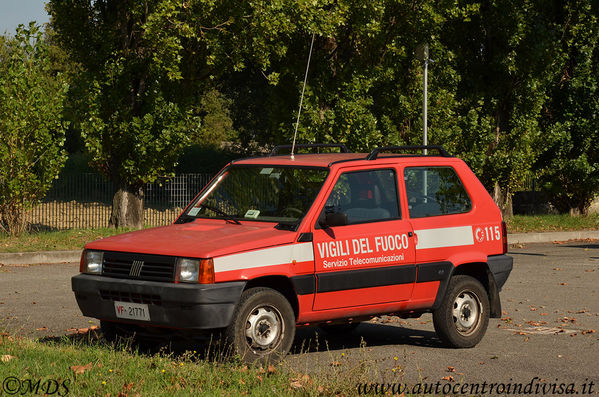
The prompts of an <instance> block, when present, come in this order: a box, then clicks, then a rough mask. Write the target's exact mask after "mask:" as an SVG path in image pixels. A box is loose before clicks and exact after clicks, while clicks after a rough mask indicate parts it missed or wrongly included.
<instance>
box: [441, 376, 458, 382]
mask: <svg viewBox="0 0 599 397" xmlns="http://www.w3.org/2000/svg"><path fill="white" fill-rule="evenodd" d="M441 380H446V381H448V382H453V381H455V379H454V377H453V376H451V375H447V376H444V377H442V378H441Z"/></svg>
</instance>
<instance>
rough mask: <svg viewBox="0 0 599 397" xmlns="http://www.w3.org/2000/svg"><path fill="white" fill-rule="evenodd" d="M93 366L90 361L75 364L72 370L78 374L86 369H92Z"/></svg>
mask: <svg viewBox="0 0 599 397" xmlns="http://www.w3.org/2000/svg"><path fill="white" fill-rule="evenodd" d="M92 367H93V364H92V363H91V362H90V363H87V364H86V365H73V366H71V370H72V371H73V372H75V373H76V374H82V373H84V372H85V371H88V370H90V369H92Z"/></svg>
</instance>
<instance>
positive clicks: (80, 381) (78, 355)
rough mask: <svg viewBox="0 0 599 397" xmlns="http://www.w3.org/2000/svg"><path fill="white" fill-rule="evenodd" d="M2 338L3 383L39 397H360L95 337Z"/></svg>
mask: <svg viewBox="0 0 599 397" xmlns="http://www.w3.org/2000/svg"><path fill="white" fill-rule="evenodd" d="M2 335H3V336H0V358H1V359H2V361H0V380H3V379H6V378H8V377H15V378H17V379H18V380H19V382H20V383H21V387H22V388H25V387H28V386H27V380H31V383H33V385H35V384H36V383H37V382H38V380H39V382H40V384H39V387H40V392H39V394H44V392H46V393H48V394H51V393H50V392H49V391H48V390H44V389H43V387H46V388H47V387H49V385H50V384H52V385H53V386H52V387H53V388H54V387H56V388H57V389H58V390H57V392H56V394H57V395H66V394H68V395H73V396H83V395H87V396H92V395H98V396H109V395H110V396H117V395H118V396H125V395H129V396H137V395H143V396H158V395H163V396H167V395H190V396H192V395H227V396H238V395H250V396H266V395H269V396H270V395H302V396H305V395H308V396H310V395H323V394H324V395H336V394H342V395H350V394H354V393H355V384H352V383H351V382H350V381H349V380H344V382H345V383H344V384H345V386H340V385H339V384H336V385H334V386H331V379H326V378H324V377H323V378H322V379H317V378H310V377H309V376H308V375H302V374H298V373H294V372H292V371H290V370H288V369H285V368H282V367H281V366H278V367H273V366H269V367H268V368H267V369H263V368H258V367H249V368H248V366H246V365H244V364H242V363H238V362H237V363H236V362H231V361H226V362H219V361H217V360H212V361H210V360H202V359H198V357H197V354H196V353H195V352H185V353H182V354H180V355H173V354H160V353H158V354H154V355H144V354H140V353H139V352H137V351H135V350H132V349H131V348H129V347H128V346H126V345H118V346H114V345H106V344H104V343H102V342H100V341H98V340H97V339H94V338H90V337H88V338H87V340H85V338H82V339H80V340H72V339H68V338H67V337H64V338H62V339H61V340H60V341H51V342H39V341H35V340H31V339H25V338H17V337H12V336H9V335H7V334H2ZM327 382H328V385H327ZM5 389H6V386H5ZM66 389H68V390H66ZM23 390H24V389H21V391H23ZM65 391H67V392H68V393H65ZM59 393H62V394H59ZM26 394H27V393H26ZM34 394H35V393H34Z"/></svg>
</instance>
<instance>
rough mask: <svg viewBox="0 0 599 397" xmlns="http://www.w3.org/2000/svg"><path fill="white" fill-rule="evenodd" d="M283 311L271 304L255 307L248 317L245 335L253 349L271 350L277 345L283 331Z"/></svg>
mask: <svg viewBox="0 0 599 397" xmlns="http://www.w3.org/2000/svg"><path fill="white" fill-rule="evenodd" d="M281 318H282V316H281V313H279V311H278V310H277V309H275V308H274V307H271V306H260V307H257V308H256V309H254V310H253V311H252V312H251V313H250V315H249V316H248V318H247V321H246V329H245V336H246V338H247V341H248V344H249V345H250V346H251V347H252V348H253V349H258V350H270V349H273V348H275V347H276V345H277V343H278V342H279V340H280V338H281V334H282V331H283V321H282V320H281Z"/></svg>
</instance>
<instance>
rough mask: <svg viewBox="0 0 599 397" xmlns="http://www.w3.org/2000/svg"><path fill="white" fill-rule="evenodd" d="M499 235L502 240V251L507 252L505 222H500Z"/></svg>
mask: <svg viewBox="0 0 599 397" xmlns="http://www.w3.org/2000/svg"><path fill="white" fill-rule="evenodd" d="M501 237H502V240H503V253H504V254H505V253H506V252H507V225H506V224H505V222H503V221H502V222H501Z"/></svg>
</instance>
